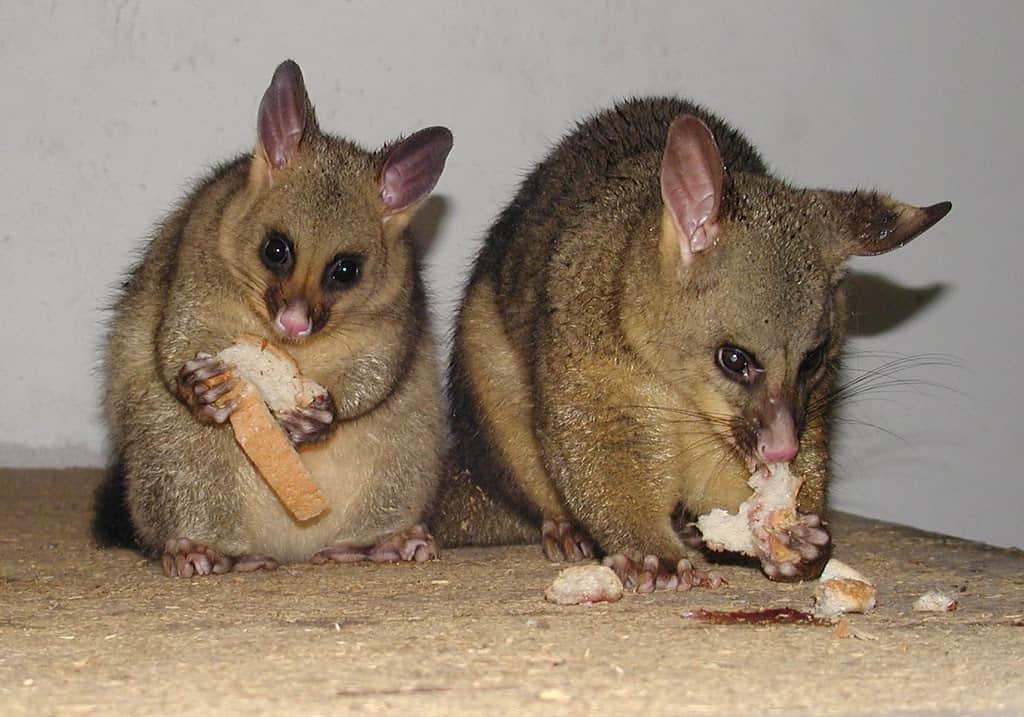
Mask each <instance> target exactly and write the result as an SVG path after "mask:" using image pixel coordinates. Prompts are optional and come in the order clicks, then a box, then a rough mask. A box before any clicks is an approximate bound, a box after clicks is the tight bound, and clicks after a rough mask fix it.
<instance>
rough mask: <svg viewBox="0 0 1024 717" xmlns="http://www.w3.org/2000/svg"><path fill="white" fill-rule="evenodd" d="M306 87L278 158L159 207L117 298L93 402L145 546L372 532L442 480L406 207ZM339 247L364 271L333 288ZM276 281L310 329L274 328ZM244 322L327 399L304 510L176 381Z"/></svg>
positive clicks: (215, 176) (275, 542) (247, 551)
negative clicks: (290, 247) (327, 119)
mask: <svg viewBox="0 0 1024 717" xmlns="http://www.w3.org/2000/svg"><path fill="white" fill-rule="evenodd" d="M286 64H288V63H286ZM282 68H285V65H282ZM280 72H281V69H279V73H280ZM293 72H294V75H295V76H297V77H298V80H297V82H298V84H299V89H300V90H301V91H302V93H303V95H304V90H302V88H301V75H299V74H298V68H297V67H294V69H293ZM276 78H277V75H275V79H276ZM269 92H270V91H269V90H268V93H269ZM306 102H307V109H308V114H307V115H305V117H306V120H305V128H304V131H303V135H302V140H301V143H300V144H299V145H298V147H297V148H294V150H293V152H294V154H293V155H290V161H289V162H288V164H287V166H283V167H273V166H271V165H270V163H269V162H268V160H267V156H271V155H270V153H269V152H265V151H264V148H263V146H262V144H261V143H258V144H257V150H256V152H255V153H254V154H253V155H246V156H243V157H240V158H238V159H236V160H234V161H232V162H230V163H227V164H225V165H223V166H222V167H220V168H218V169H217V170H215V171H214V172H213V173H212V174H211V175H210V176H209V177H207V178H206V179H204V180H203V181H201V182H200V183H199V184H198V185H197V187H196V188H195V190H194V191H193V192H192V193H191V194H190V195H189V196H188V197H186V199H185V200H184V201H183V202H182V203H181V204H180V206H179V207H178V208H177V209H176V210H175V211H174V212H173V213H172V214H171V215H170V216H169V217H168V218H167V219H166V220H165V221H163V222H162V223H161V225H160V226H159V228H158V229H157V231H156V234H155V236H154V238H153V239H152V241H151V242H150V244H149V245H148V247H147V248H146V250H145V253H144V255H143V258H142V260H141V261H140V262H139V264H138V265H137V266H136V267H135V268H134V269H133V270H132V272H131V274H130V277H129V279H128V281H127V282H126V284H125V287H124V290H123V293H122V294H121V296H120V297H119V298H118V300H117V302H116V305H115V307H114V317H113V321H112V323H111V328H110V339H109V349H108V352H107V356H106V374H107V397H106V411H107V416H108V419H109V424H110V435H111V443H112V445H113V449H114V452H115V457H116V460H117V462H118V464H119V466H120V470H121V471H122V473H123V477H124V480H125V484H126V495H127V497H126V500H127V507H128V508H129V511H130V516H131V521H132V524H133V527H134V534H135V537H136V539H137V541H138V543H139V545H140V546H141V547H142V549H143V550H145V551H146V552H147V553H149V554H153V555H158V554H160V553H161V551H163V550H164V546H165V543H166V541H168V540H171V539H177V538H187V539H189V540H191V541H195V542H196V543H198V544H202V545H204V546H207V547H209V548H211V549H213V550H215V551H217V552H218V553H220V554H222V555H226V556H242V555H252V554H258V555H270V556H272V557H274V558H277V559H279V560H303V559H308V558H309V557H311V556H312V555H313V553H314V552H315V551H317V550H318V549H320V548H322V547H325V546H329V545H333V544H354V545H372V544H374V543H375V542H376V541H379V540H382V539H383V538H385V537H386V536H388V535H389V534H392V533H395V532H396V531H401V530H404V529H406V528H409V527H411V526H412V525H413V524H415V523H416V522H417V521H418V520H420V518H421V514H422V511H423V509H424V506H425V505H426V503H427V501H428V500H429V499H430V496H431V495H432V494H433V491H434V488H435V485H436V483H437V480H438V478H439V468H440V466H439V462H440V450H441V446H440V442H441V436H442V433H443V430H442V425H443V415H442V411H441V408H440V406H441V401H440V395H439V394H440V389H439V386H438V383H437V380H436V358H435V348H434V345H433V340H432V336H431V332H430V328H429V321H428V312H427V301H426V297H425V292H424V288H423V284H422V281H421V278H420V272H419V265H418V259H417V257H416V256H415V251H414V247H413V244H412V242H411V241H409V239H408V237H406V236H404V233H403V229H404V226H405V223H406V221H407V219H408V216H409V215H411V213H412V211H413V209H414V208H409V209H406V210H403V212H400V213H398V214H395V215H393V216H390V217H389V216H387V214H386V212H385V211H384V207H383V206H382V204H381V198H380V192H381V189H380V186H381V185H380V182H381V172H382V166H383V165H384V162H385V161H386V159H387V158H388V157H389V152H390V149H391V147H390V146H388V147H385V148H384V149H382V150H380V151H378V152H368V151H366V150H363V149H362V148H360V147H358V146H357V145H355V144H353V143H352V142H349V141H347V140H344V139H341V138H338V137H335V136H332V135H328V134H326V133H323V132H321V131H320V130H319V128H318V127H317V124H316V119H315V116H313V114H312V108H311V106H308V100H307V101H306ZM301 109H302V108H301V107H299V108H298V110H297V111H299V112H300V113H301ZM300 126H301V125H300ZM449 146H450V145H449ZM431 186H432V185H431ZM271 229H274V230H280V231H282V232H284V233H285V234H286V235H287V236H288V237H289V238H290V240H291V241H292V242H293V243H294V246H295V257H296V258H295V265H294V271H293V273H292V274H291V275H289V276H288V277H287V278H285V279H281V278H279V277H275V276H274V275H273V274H272V273H270V272H268V270H267V267H265V266H264V265H263V264H261V259H260V251H261V243H262V242H263V241H264V237H265V236H266V235H267V232H268V230H271ZM339 254H344V255H347V254H354V255H359V256H360V257H363V262H364V263H363V265H362V266H363V270H362V275H361V279H360V281H359V282H358V283H357V284H355V285H354V286H353V287H351V288H348V289H345V290H334V289H332V290H330V291H329V290H328V289H327V288H325V287H326V284H324V283H323V280H322V279H321V274H322V272H323V271H324V267H325V266H329V265H330V262H331V261H332V257H335V256H336V255H339ZM284 296H302V297H306V299H307V300H308V302H309V304H310V316H311V321H312V325H313V326H314V331H313V333H312V334H311V335H309V336H306V337H304V338H301V339H300V338H290V337H287V336H285V337H282V336H281V335H280V334H279V333H277V332H275V330H274V328H273V326H272V321H273V319H274V316H273V312H272V310H273V307H274V306H275V305H276V304H275V303H274V302H275V301H277V302H278V303H280V301H282V300H283V299H282V298H281V297H284ZM275 297H276V298H275ZM243 333H251V334H256V335H260V336H263V337H265V338H266V339H267V340H268V341H270V342H272V343H275V344H276V345H278V346H281V347H282V348H283V349H284V350H286V351H287V352H289V353H290V354H291V355H292V356H293V358H294V359H295V360H296V362H297V363H298V365H299V367H300V370H301V371H302V372H303V373H304V374H305V375H306V376H308V377H309V378H311V379H313V380H315V381H317V382H319V383H320V384H322V385H324V386H325V387H327V389H328V390H329V391H330V394H331V396H332V398H333V402H334V406H333V410H334V420H333V425H332V426H331V428H332V429H333V430H331V432H330V433H329V435H328V437H327V439H326V440H325V441H323V442H321V443H317V444H315V445H308V446H303V447H302V456H303V460H304V462H305V463H306V464H307V466H308V467H309V468H310V471H311V473H312V474H313V478H314V480H315V481H316V482H317V484H318V485H319V487H320V490H321V492H322V493H324V494H325V496H326V497H327V499H328V501H329V503H330V506H331V507H330V510H329V511H328V512H327V513H325V514H324V515H323V516H321V517H319V518H316V519H314V520H313V521H310V522H309V523H307V524H302V525H299V524H297V523H295V522H294V521H293V520H292V519H291V518H290V516H289V515H288V513H287V511H286V510H285V509H284V507H283V506H281V505H280V504H279V503H278V502H277V499H276V497H275V496H274V495H273V493H272V492H271V491H270V489H269V487H268V486H267V485H266V484H265V483H264V482H263V480H262V479H261V477H260V476H259V475H258V474H257V473H256V471H255V470H254V469H253V467H252V465H251V464H250V463H249V461H248V459H247V458H246V456H245V455H244V454H243V453H242V451H241V450H240V448H239V446H238V445H237V444H236V442H235V440H234V438H233V436H232V431H231V428H230V427H229V426H227V425H221V424H217V423H214V422H211V421H208V420H204V419H203V417H202V416H201V415H197V414H196V413H194V412H193V410H192V409H190V407H189V406H188V405H186V402H185V401H184V400H183V397H182V395H181V391H182V388H181V385H180V382H179V374H180V372H181V371H182V367H183V366H184V365H185V364H186V362H188V361H190V360H191V359H193V358H194V357H195V356H196V354H197V353H198V352H207V353H211V354H215V353H217V352H218V351H220V350H221V349H223V348H225V347H226V346H228V345H229V344H231V343H232V342H233V341H234V340H235V338H236V337H237V336H239V335H240V334H243Z"/></svg>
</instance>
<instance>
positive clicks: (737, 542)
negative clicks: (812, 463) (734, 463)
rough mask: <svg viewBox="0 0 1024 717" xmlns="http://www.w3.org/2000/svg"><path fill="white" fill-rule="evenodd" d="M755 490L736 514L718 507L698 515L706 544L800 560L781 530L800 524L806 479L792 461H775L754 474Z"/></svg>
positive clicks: (713, 548) (782, 560) (752, 482)
mask: <svg viewBox="0 0 1024 717" xmlns="http://www.w3.org/2000/svg"><path fill="white" fill-rule="evenodd" d="M747 483H748V485H749V486H750V487H751V488H753V489H754V494H753V495H752V496H750V498H748V499H747V500H745V501H743V503H742V504H741V505H740V508H739V512H738V513H736V514H731V513H728V512H726V511H724V510H721V509H720V508H715V509H714V510H712V511H711V512H710V513H708V514H706V515H702V516H700V517H698V518H697V528H698V529H699V530H700V532H701V535H703V536H704V544H705V545H707V547H708V548H710V549H711V550H718V551H722V550H728V551H732V552H736V553H744V554H746V555H751V556H754V557H761V558H763V557H768V558H770V559H771V560H773V561H775V562H779V563H782V562H798V561H799V560H800V554H799V553H798V552H796V551H795V550H792V549H791V548H789V547H788V546H786V545H784V544H782V543H781V542H779V540H778V538H777V537H776V535H777V534H779V533H781V532H783V531H785V529H786V528H787V527H789V526H793V525H796V523H797V513H796V496H797V493H799V492H800V486H801V485H802V484H803V481H802V480H801V479H800V478H798V477H796V476H795V475H793V473H792V472H791V471H790V470H789V464H788V463H773V464H772V465H769V466H768V467H767V468H765V469H759V470H757V471H755V472H754V474H753V475H751V476H750V479H749V480H748V481H747Z"/></svg>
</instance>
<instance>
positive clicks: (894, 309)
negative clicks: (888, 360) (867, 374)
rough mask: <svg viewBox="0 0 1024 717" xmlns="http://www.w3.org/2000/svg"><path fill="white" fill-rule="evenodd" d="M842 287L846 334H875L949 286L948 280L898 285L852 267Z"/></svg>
mask: <svg viewBox="0 0 1024 717" xmlns="http://www.w3.org/2000/svg"><path fill="white" fill-rule="evenodd" d="M846 287H847V295H848V297H849V299H848V303H849V313H850V328H849V333H850V336H878V335H879V334H883V333H885V332H886V331H890V330H892V329H894V328H896V327H897V326H900V325H901V324H904V323H906V322H908V321H910V320H911V319H913V318H914V317H915V316H916V315H918V314H920V313H921V312H923V311H925V310H926V309H927V308H928V307H929V306H931V305H932V304H934V303H935V302H937V301H938V300H939V298H940V297H942V295H943V294H945V293H946V292H947V291H948V289H949V285H948V284H931V285H929V286H924V287H921V288H915V287H908V286H901V285H900V284H896V283H894V282H892V281H890V280H889V279H887V278H886V277H884V276H882V275H881V274H867V273H861V272H856V271H854V272H850V275H849V276H848V277H847V279H846Z"/></svg>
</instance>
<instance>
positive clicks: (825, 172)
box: [0, 0, 1024, 546]
mask: <svg viewBox="0 0 1024 717" xmlns="http://www.w3.org/2000/svg"><path fill="white" fill-rule="evenodd" d="M1022 17H1024V11H1022V10H1021V6H1020V5H1019V4H1017V3H1013V2H1006V3H994V2H992V3H984V4H978V5H970V6H968V5H962V4H960V3H955V2H945V3H938V2H929V3H920V4H918V3H909V2H907V3H881V2H879V3H820V2H788V3H771V4H756V5H755V4H753V3H751V4H747V3H715V4H712V3H697V2H689V3H688V2H679V1H678V0H673V1H665V2H661V1H654V0H651V1H648V2H630V3H626V2H621V3H598V2H536V1H531V2H523V1H522V0H520V1H519V2H514V3H512V2H510V3H500V4H499V3H484V2H447V3H434V2H407V3H406V2H388V3H377V2H365V3H362V2H354V3H340V2H325V3H320V4H315V5H313V4H306V3H291V4H287V5H282V4H281V3H266V2H264V3H216V4H213V3H210V4H202V5H198V4H197V5H189V4H185V3H173V4H172V3H166V4H165V3H134V2H113V1H108V2H99V1H98V0H97V1H94V2H83V3H71V2H67V3H55V4H52V5H51V4H49V3H47V4H43V3H35V2H28V3H20V2H12V1H11V0H6V1H5V2H4V3H3V4H0V91H2V92H3V105H2V112H0V159H2V164H3V167H2V171H0V219H2V222H0V272H2V274H0V275H2V281H0V305H2V307H3V310H4V315H5V318H4V321H3V329H2V333H0V337H2V338H0V340H2V342H3V366H4V374H5V383H6V389H5V396H6V399H7V400H6V401H5V408H4V410H3V412H2V414H0V465H8V466H51V465H100V464H102V463H103V462H104V448H103V428H102V425H101V423H100V420H99V411H98V408H97V406H98V403H99V395H98V385H99V382H98V379H97V376H96V373H95V364H96V359H97V356H98V351H99V347H100V345H101V337H102V334H103V320H104V319H103V315H102V312H101V310H100V307H102V306H103V305H104V304H105V303H106V302H107V301H108V297H109V296H110V294H111V291H110V287H112V286H113V285H114V284H115V283H116V281H117V279H118V276H119V274H120V273H121V272H122V271H123V270H124V269H125V268H126V266H127V265H128V264H129V263H130V262H131V261H132V255H133V254H132V252H133V251H134V249H135V247H136V246H138V245H139V243H140V241H141V239H142V238H143V237H144V236H146V234H147V232H148V231H149V229H150V227H151V225H152V223H153V222H154V220H155V219H156V218H157V217H158V216H160V215H161V213H162V212H164V211H166V210H167V209H168V208H169V207H170V206H171V204H172V202H174V201H175V200H176V199H177V198H178V197H179V195H180V194H181V193H182V191H183V190H184V189H185V188H186V187H187V186H189V180H190V179H192V178H195V177H197V176H199V175H200V174H202V172H203V171H204V168H205V167H208V166H210V165H211V164H212V163H214V162H216V161H218V160H220V159H222V158H225V157H227V156H228V155H231V154H233V153H235V152H238V151H241V150H244V149H247V148H248V147H249V146H250V145H251V143H252V141H253V136H254V122H255V115H256V106H257V103H258V101H259V98H260V95H261V93H262V91H263V89H264V88H265V87H266V85H267V82H268V81H269V77H270V74H271V72H272V71H273V69H274V67H275V65H276V64H277V63H278V62H279V61H280V60H282V59H284V58H286V57H292V58H295V59H296V60H297V61H299V63H300V64H301V65H302V67H303V70H304V72H305V75H306V80H307V83H308V86H309V89H310V92H311V94H312V97H313V100H314V102H315V103H316V104H317V107H318V111H319V116H320V119H321V123H322V124H323V126H324V127H325V128H327V129H329V130H331V131H335V132H339V133H343V134H347V135H348V136H351V137H353V138H355V139H357V140H359V141H361V142H363V143H365V144H368V145H377V144H379V143H381V142H382V141H384V140H385V139H388V138H390V137H392V136H395V135H398V134H400V133H403V132H409V131H411V130H414V129H416V128H419V127H421V126H425V125H428V124H446V125H448V126H450V127H451V128H452V129H453V130H454V132H455V137H456V141H455V150H454V152H453V154H452V156H451V160H450V162H449V165H448V169H447V172H446V175H445V177H444V178H443V179H442V182H441V184H440V186H439V189H438V191H439V193H441V194H442V195H444V196H445V197H446V198H447V200H448V203H447V205H446V211H445V213H444V216H443V218H442V222H441V225H440V227H439V234H438V236H437V239H436V242H435V245H434V250H433V253H432V254H431V256H430V260H431V270H430V275H429V279H430V282H431V284H432V286H433V288H434V294H435V297H436V312H437V314H438V315H439V317H441V318H442V320H443V321H442V323H443V324H445V325H447V321H448V319H449V317H450V316H451V313H452V311H453V308H454V302H455V300H456V297H457V295H458V287H459V285H460V284H461V277H462V275H463V272H464V269H465V267H466V266H467V264H468V261H469V257H470V256H471V254H472V252H473V250H474V247H475V246H476V245H477V242H478V240H479V238H480V236H481V234H482V232H483V231H484V229H485V228H486V227H487V225H488V224H489V222H490V221H491V220H492V218H493V217H494V216H495V214H496V213H497V212H498V211H499V209H500V207H501V206H502V204H503V203H504V202H505V201H507V199H508V198H509V197H510V195H511V192H512V191H513V189H514V187H515V186H516V184H517V182H518V181H519V179H520V178H521V177H522V176H523V173H524V171H525V170H526V169H527V168H528V167H529V166H530V165H531V164H532V163H534V162H536V161H537V160H538V159H539V158H540V157H541V156H542V155H543V153H544V151H545V149H546V148H547V147H548V146H549V145H550V144H551V143H552V142H553V141H554V139H555V138H556V137H558V136H559V135H560V134H561V133H562V132H563V131H565V130H566V129H567V128H568V127H569V126H570V125H571V123H572V122H574V121H575V120H576V119H578V118H580V117H582V116H584V115H586V114H588V113H590V112H592V111H594V110H596V109H598V108H600V107H602V106H604V105H606V104H608V103H609V102H611V101H612V100H614V99H616V98H620V97H623V96H625V95H632V94H643V93H655V92H658V93H676V94H685V95H688V96H690V97H692V98H694V99H697V100H699V101H701V102H704V103H706V104H708V105H709V106H711V107H713V108H715V109H717V110H718V111H719V112H720V113H721V114H723V115H724V116H725V117H727V118H728V119H730V120H731V121H733V122H734V123H735V124H737V125H738V126H740V127H741V128H742V129H744V130H745V131H746V132H747V133H748V135H749V136H750V137H751V139H752V140H753V141H754V142H755V143H756V144H758V145H759V146H760V148H761V150H762V152H763V154H764V156H765V157H766V158H767V159H768V161H769V162H770V163H771V164H772V166H773V167H774V168H775V169H776V171H777V172H778V173H780V174H781V175H783V176H785V177H787V178H789V179H792V180H794V181H796V182H799V183H802V184H808V185H826V186H834V187H850V188H852V187H878V188H881V189H884V190H887V191H891V192H892V193H894V194H895V195H897V196H898V197H900V198H901V199H903V200H904V201H908V202H915V203H921V204H926V203H932V202H936V201H940V200H944V199H949V200H951V201H953V204H954V209H953V212H952V214H951V215H950V216H949V217H948V218H947V219H946V220H944V221H943V222H942V223H941V224H940V225H939V226H937V227H936V228H935V229H933V230H932V231H930V232H928V234H926V235H925V237H924V238H922V239H920V240H918V242H915V243H914V244H913V245H911V246H910V247H908V248H907V249H904V250H902V251H901V252H897V253H896V254H893V255H889V256H885V257H880V258H877V259H873V260H863V261H858V262H857V264H856V268H857V269H858V270H860V271H863V272H868V273H869V274H874V275H880V277H881V278H882V279H884V281H883V282H881V284H879V282H877V281H876V282H874V283H873V284H872V285H873V286H876V287H877V286H879V285H881V286H882V287H883V288H885V289H886V291H885V293H884V294H883V295H882V296H881V298H877V297H876V299H875V301H874V302H873V303H875V304H876V305H878V304H880V305H881V309H882V312H881V313H882V315H881V317H879V316H876V315H871V316H865V317H862V318H861V321H862V323H863V324H864V325H866V326H868V327H869V328H870V327H871V326H872V325H873V324H876V323H878V322H879V321H882V320H883V319H885V316H886V312H887V310H888V309H889V308H892V307H894V306H898V305H899V304H900V303H901V302H902V303H904V304H905V303H906V302H907V301H919V302H921V303H922V305H923V304H924V303H927V305H926V306H924V305H923V306H922V308H921V310H920V311H917V312H916V313H912V315H911V316H909V318H907V319H906V320H905V321H902V322H901V323H898V325H896V326H895V327H893V328H891V329H890V330H888V331H884V332H882V333H878V334H876V335H874V336H870V337H863V338H859V339H856V340H855V341H854V343H853V348H854V349H855V350H861V351H872V352H874V351H886V352H895V353H897V354H927V353H941V354H944V355H948V356H949V357H952V359H954V360H955V361H956V362H957V363H958V364H959V367H938V368H934V367H928V366H923V365H919V366H917V367H916V368H912V369H911V370H910V371H908V372H907V373H906V374H905V375H906V376H907V377H909V378H914V379H921V380H927V381H931V382H938V383H940V384H942V387H939V388H927V387H925V388H920V389H918V390H914V389H913V387H911V386H905V387H904V389H903V390H900V391H896V392H884V393H879V394H877V398H879V399H883V400H875V401H867V400H864V401H862V402H860V403H858V404H856V405H855V406H853V408H852V409H851V411H850V412H849V414H848V415H850V416H851V417H852V418H854V419H857V420H863V421H866V422H869V423H873V424H877V425H879V426H881V427H882V428H884V429H886V430H888V431H891V432H892V433H894V434H896V436H894V435H892V434H890V433H886V432H883V431H881V430H876V429H869V428H864V427H862V426H860V427H859V426H856V425H853V426H849V427H847V428H845V429H844V430H843V432H842V435H841V436H840V437H839V448H838V455H839V459H840V460H839V468H838V473H839V475H838V478H837V480H836V482H835V504H836V505H837V506H838V507H840V508H843V509H848V510H854V511H856V512H860V513H864V514H867V515H872V516H877V517H881V518H886V519H892V520H896V521H900V522H905V523H910V524H913V525H917V526H920V527H923V528H928V529H932V530H936V531H941V532H946V533H952V534H955V535H960V536H966V537H971V538H978V539H982V540H987V541H991V542H994V543H997V544H1002V545H1017V546H1024V527H1022V521H1021V517H1020V516H1021V504H1022V503H1024V489H1022V486H1024V483H1022V480H1021V477H1020V474H1019V473H1018V471H1017V468H1018V465H1019V463H1020V461H1019V459H1018V451H1019V449H1020V447H1021V443H1022V439H1024V431H1022V430H1021V423H1020V410H1019V404H1020V402H1021V390H1020V375H1021V371H1020V363H1021V355H1022V350H1021V349H1022V342H1021V336H1020V328H1021V323H1020V320H1019V319H1017V318H1015V317H1014V309H1015V306H1014V304H1016V303H1017V302H1019V300H1020V298H1021V296H1022V292H1021V289H1020V288H1019V282H1018V276H1019V274H1020V272H1021V268H1020V267H1021V266H1022V264H1024V248H1022V247H1024V244H1022V242H1021V241H1020V230H1019V227H1018V225H1017V216H1018V214H1019V212H1020V202H1021V197H1022V192H1021V190H1022V188H1024V187H1022V181H1021V174H1020V172H1021V167H1022V166H1024V161H1022V160H1024V157H1022V150H1021V141H1020V134H1019V133H1020V131H1021V128H1022V127H1024V122H1022V120H1024V106H1022V100H1024V93H1022V87H1024V82H1022V81H1021V78H1020V72H1021V68H1022V67H1024V50H1022V44H1021V43H1020V41H1019V37H1018V35H1019V29H1020V27H1021V20H1022ZM868 278H871V277H868ZM875 278H878V277H875ZM868 283H871V282H868ZM929 287H933V288H935V291H932V292H931V293H929V291H928V290H927V289H928V288H929ZM939 289H941V291H938V290H939ZM919 290H920V291H919ZM936 291H938V295H937V296H933V298H932V300H931V301H930V302H925V299H926V298H927V297H928V296H929V295H931V294H935V293H936ZM869 298H870V297H869ZM865 303H872V302H865ZM880 361H881V359H880V358H879V357H877V356H874V357H865V356H861V357H860V358H858V359H856V360H855V363H856V364H857V365H860V366H872V365H876V364H878V363H879V362H880ZM865 398H866V397H865Z"/></svg>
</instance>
